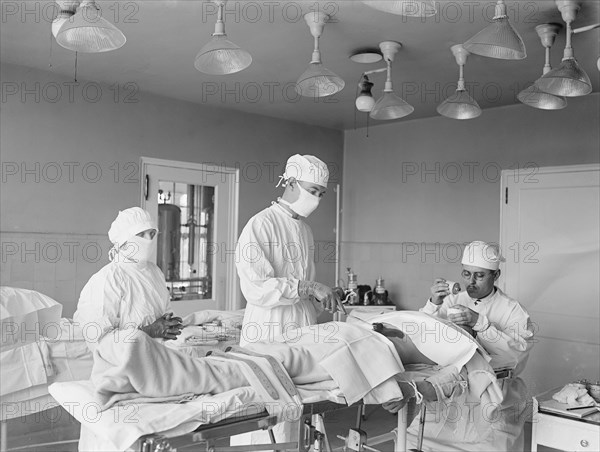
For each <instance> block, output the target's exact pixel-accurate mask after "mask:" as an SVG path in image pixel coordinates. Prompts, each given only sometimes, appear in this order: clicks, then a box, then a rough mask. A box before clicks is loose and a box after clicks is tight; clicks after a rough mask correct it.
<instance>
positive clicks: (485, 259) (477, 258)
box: [461, 240, 502, 270]
mask: <svg viewBox="0 0 600 452" xmlns="http://www.w3.org/2000/svg"><path fill="white" fill-rule="evenodd" d="M501 260H502V258H501V257H500V252H499V251H498V248H497V247H496V246H494V245H490V244H488V243H485V242H481V241H479V240H477V241H475V242H471V243H469V245H467V247H466V248H465V251H464V253H463V258H462V262H461V263H462V264H463V265H470V266H472V267H479V268H487V269H488V270H498V267H499V266H500V261H501Z"/></svg>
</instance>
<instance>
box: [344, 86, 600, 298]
mask: <svg viewBox="0 0 600 452" xmlns="http://www.w3.org/2000/svg"><path fill="white" fill-rule="evenodd" d="M599 107H600V95H599V94H598V93H594V94H591V95H589V96H586V97H584V98H570V99H569V105H568V107H567V108H566V109H564V110H560V111H552V112H548V111H541V110H536V109H533V108H530V107H526V106H524V105H514V106H509V107H503V108H497V109H488V110H484V112H483V115H482V116H480V117H479V118H477V119H474V120H469V121H456V120H451V119H447V118H443V117H441V116H440V117H434V118H428V119H423V120H415V121H410V120H408V121H402V120H401V121H399V122H395V123H392V124H389V125H383V126H377V127H373V128H371V129H370V130H369V137H367V136H366V130H365V129H358V130H355V131H354V130H350V131H346V132H345V145H344V190H343V202H342V207H343V209H342V255H341V267H342V270H343V271H345V269H346V267H348V266H350V267H352V269H353V271H355V272H356V273H358V276H359V283H364V284H370V285H373V284H374V282H375V278H376V277H378V276H383V278H384V279H385V280H386V286H387V288H388V290H390V295H391V296H392V297H393V298H394V301H395V302H396V304H397V305H398V306H400V307H402V308H412V309H414V308H417V307H419V306H420V305H421V303H422V302H423V301H424V300H425V299H427V297H428V296H429V287H430V286H431V282H432V281H433V278H434V276H444V277H447V278H448V279H452V280H454V281H458V279H457V278H458V277H459V266H457V265H455V264H456V263H457V262H460V258H461V256H460V251H461V249H462V246H463V244H464V243H468V242H470V241H472V240H486V241H493V242H498V240H499V227H500V208H499V206H500V171H501V170H504V169H518V168H528V172H529V174H531V177H534V176H535V171H536V168H538V167H543V166H557V165H575V164H584V163H597V162H599V161H600V130H599V127H598V124H600V108H599Z"/></svg>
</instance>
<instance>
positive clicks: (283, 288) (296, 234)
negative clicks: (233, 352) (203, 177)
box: [236, 203, 321, 345]
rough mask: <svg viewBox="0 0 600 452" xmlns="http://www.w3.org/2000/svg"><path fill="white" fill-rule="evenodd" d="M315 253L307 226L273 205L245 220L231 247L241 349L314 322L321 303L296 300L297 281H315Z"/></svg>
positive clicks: (303, 299) (311, 300) (308, 299)
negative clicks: (239, 297)
mask: <svg viewBox="0 0 600 452" xmlns="http://www.w3.org/2000/svg"><path fill="white" fill-rule="evenodd" d="M314 251H315V250H314V239H313V235H312V231H311V230H310V227H309V226H308V225H307V224H306V223H304V222H303V221H302V220H300V219H294V218H293V217H292V215H291V214H290V213H289V212H288V211H287V210H285V209H284V208H283V207H282V206H280V205H279V204H277V203H275V204H273V205H272V206H270V207H267V208H266V209H264V210H262V211H261V212H259V213H257V214H256V215H255V216H254V217H252V218H251V219H250V220H249V221H248V223H247V224H246V226H245V227H244V229H243V230H242V233H241V234H240V238H239V240H238V243H237V248H236V257H237V259H236V266H237V271H238V275H239V277H240V285H241V289H242V293H243V294H244V297H245V298H246V301H247V305H246V311H245V314H244V321H243V326H242V337H241V340H240V343H241V345H245V344H248V343H252V342H258V341H272V340H273V338H274V337H275V336H278V335H279V334H283V335H286V333H287V332H288V331H292V330H293V329H295V328H300V327H303V326H307V325H313V324H315V323H316V322H317V316H318V314H319V312H320V309H321V307H320V304H319V303H318V302H316V301H315V300H314V299H312V297H310V298H301V297H300V296H299V295H298V282H299V281H301V280H308V281H312V280H314V277H315V263H314Z"/></svg>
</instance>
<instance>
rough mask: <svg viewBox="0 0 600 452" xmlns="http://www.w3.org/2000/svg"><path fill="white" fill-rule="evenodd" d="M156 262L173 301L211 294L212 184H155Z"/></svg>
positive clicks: (213, 204)
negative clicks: (156, 219) (156, 187)
mask: <svg viewBox="0 0 600 452" xmlns="http://www.w3.org/2000/svg"><path fill="white" fill-rule="evenodd" d="M158 187H159V189H158V229H159V232H158V254H157V263H158V266H159V267H160V269H161V270H162V271H163V273H164V274H165V278H166V280H167V284H168V285H169V289H170V290H171V295H172V299H173V300H183V299H208V298H212V297H213V287H212V286H213V284H212V283H213V261H212V260H213V256H214V253H212V251H211V250H212V244H213V243H214V228H213V225H214V211H215V203H214V202H215V187H212V186H206V185H189V184H185V183H180V182H171V181H159V183H158Z"/></svg>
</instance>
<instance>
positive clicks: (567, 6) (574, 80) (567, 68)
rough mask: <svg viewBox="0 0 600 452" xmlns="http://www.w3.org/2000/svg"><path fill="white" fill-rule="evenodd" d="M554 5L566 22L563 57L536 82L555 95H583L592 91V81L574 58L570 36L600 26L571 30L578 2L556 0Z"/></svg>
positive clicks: (540, 87) (542, 88)
mask: <svg viewBox="0 0 600 452" xmlns="http://www.w3.org/2000/svg"><path fill="white" fill-rule="evenodd" d="M556 6H557V7H558V9H559V10H560V13H561V15H562V19H563V20H564V21H565V23H566V24H567V41H566V44H565V50H564V53H563V59H562V62H561V63H560V66H558V67H557V68H555V69H552V70H551V71H549V72H547V73H546V74H544V75H543V76H542V77H541V78H540V79H538V81H537V82H536V84H537V86H538V88H539V89H541V90H542V91H545V92H547V93H550V94H554V95H556V96H567V97H576V96H585V95H586V94H589V93H591V92H592V82H591V81H590V78H589V77H588V75H587V74H586V73H585V71H584V70H583V68H581V67H580V66H579V63H577V60H576V59H575V55H574V53H573V47H571V37H572V35H573V34H574V33H581V32H583V31H587V30H591V29H593V28H596V27H598V26H600V24H595V25H591V26H588V27H583V28H580V29H578V30H572V29H571V22H573V21H574V20H575V17H576V16H577V11H578V10H579V4H578V3H577V2H575V1H573V0H556Z"/></svg>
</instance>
